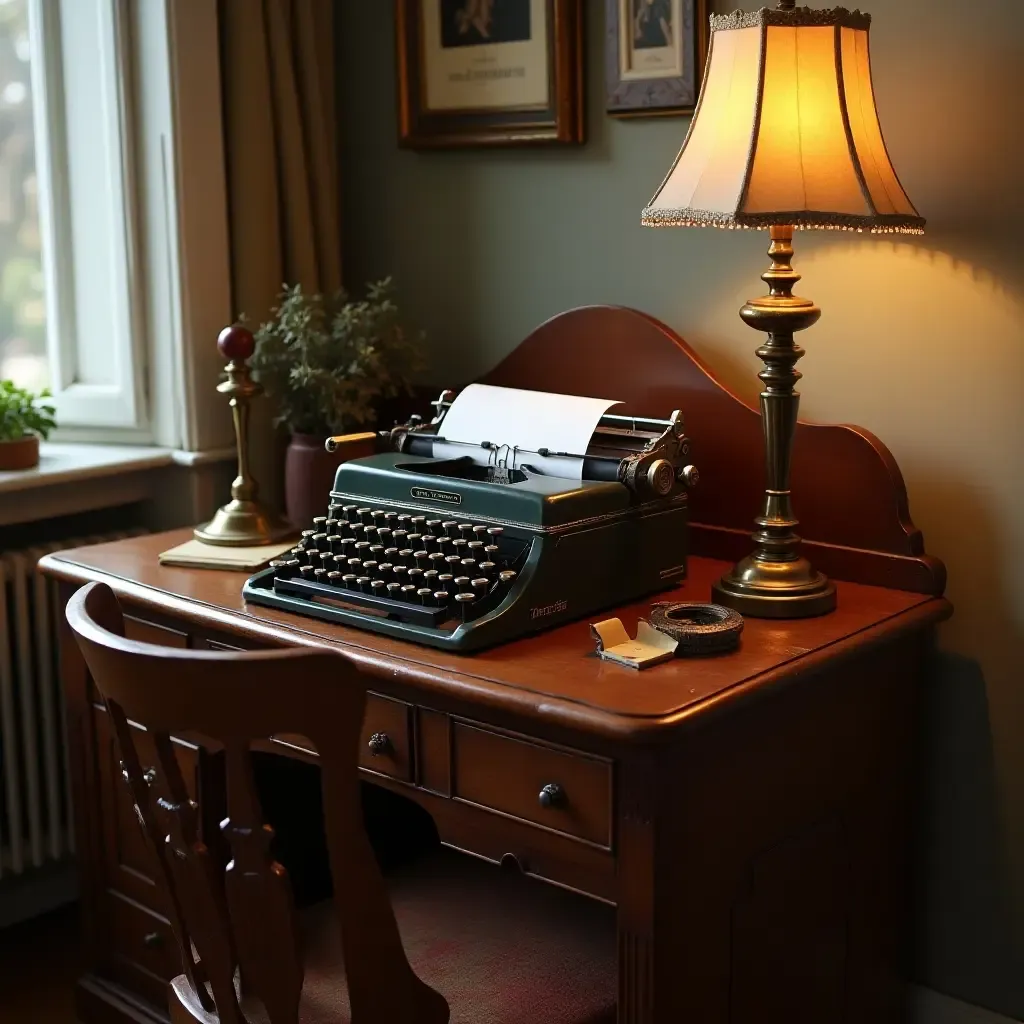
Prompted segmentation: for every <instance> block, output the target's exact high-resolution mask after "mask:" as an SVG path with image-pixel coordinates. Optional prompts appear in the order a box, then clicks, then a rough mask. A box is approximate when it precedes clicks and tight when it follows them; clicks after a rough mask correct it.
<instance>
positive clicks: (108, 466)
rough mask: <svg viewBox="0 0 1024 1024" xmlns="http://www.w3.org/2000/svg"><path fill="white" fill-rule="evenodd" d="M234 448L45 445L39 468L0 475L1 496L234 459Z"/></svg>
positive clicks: (41, 452) (40, 454)
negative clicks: (196, 449) (192, 449)
mask: <svg viewBox="0 0 1024 1024" xmlns="http://www.w3.org/2000/svg"><path fill="white" fill-rule="evenodd" d="M234 454H235V450H234V449H233V448H221V449H217V450H216V451H212V452H182V451H176V450H175V449H173V448H151V447H142V446H139V445H128V444H48V443H45V442H44V443H43V444H41V445H40V446H39V465H38V466H35V467H34V468H32V469H23V470H18V471H16V472H0V494H8V493H10V492H12V491H29V490H37V489H38V488H40V487H52V486H54V485H57V484H67V483H74V482H78V481H86V480H97V479H99V478H101V477H105V476H121V475H122V474H125V473H138V472H141V471H143V470H147V469H160V468H163V467H165V466H198V465H203V464H206V463H210V462H223V461H226V460H227V459H230V458H233V457H234Z"/></svg>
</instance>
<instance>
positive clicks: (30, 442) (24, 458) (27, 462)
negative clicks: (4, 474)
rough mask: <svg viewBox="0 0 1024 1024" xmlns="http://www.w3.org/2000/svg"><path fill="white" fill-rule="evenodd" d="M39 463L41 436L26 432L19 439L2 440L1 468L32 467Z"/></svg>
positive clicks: (0, 445) (0, 452) (0, 446)
mask: <svg viewBox="0 0 1024 1024" xmlns="http://www.w3.org/2000/svg"><path fill="white" fill-rule="evenodd" d="M38 465H39V438H38V437H36V435H35V434H26V435H25V436H24V437H19V438H18V440H17V441H0V470H6V469H31V468H32V467H33V466H38Z"/></svg>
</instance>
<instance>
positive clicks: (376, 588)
mask: <svg viewBox="0 0 1024 1024" xmlns="http://www.w3.org/2000/svg"><path fill="white" fill-rule="evenodd" d="M386 586H387V584H386V583H385V582H384V581H383V580H374V581H373V582H372V583H371V584H370V591H371V592H372V593H374V594H376V595H377V596H378V597H383V596H384V588H385V587H386Z"/></svg>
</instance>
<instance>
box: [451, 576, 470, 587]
mask: <svg viewBox="0 0 1024 1024" xmlns="http://www.w3.org/2000/svg"><path fill="white" fill-rule="evenodd" d="M453 582H454V584H455V589H456V590H465V589H466V587H468V586H469V584H470V579H469V577H468V576H456V577H455V579H454V580H453Z"/></svg>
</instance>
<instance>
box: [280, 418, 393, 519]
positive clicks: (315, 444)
mask: <svg viewBox="0 0 1024 1024" xmlns="http://www.w3.org/2000/svg"><path fill="white" fill-rule="evenodd" d="M324 440H325V438H324V436H323V435H321V434H292V437H291V440H290V441H289V442H288V451H287V452H286V453H285V459H284V502H285V513H286V515H287V516H288V519H289V520H290V521H291V522H292V524H293V525H294V526H297V527H298V528H299V529H300V530H306V529H309V528H310V527H311V526H312V524H313V519H314V517H315V516H325V515H327V505H328V502H329V501H330V493H331V488H332V487H333V486H334V474H335V473H336V472H337V469H338V467H339V466H340V465H341V464H342V463H343V462H347V461H348V460H349V459H355V458H359V457H360V456H362V455H372V454H373V442H372V441H369V440H360V441H353V442H347V443H343V444H341V445H339V446H338V448H337V449H336V450H335V451H333V452H328V451H325V450H324Z"/></svg>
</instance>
